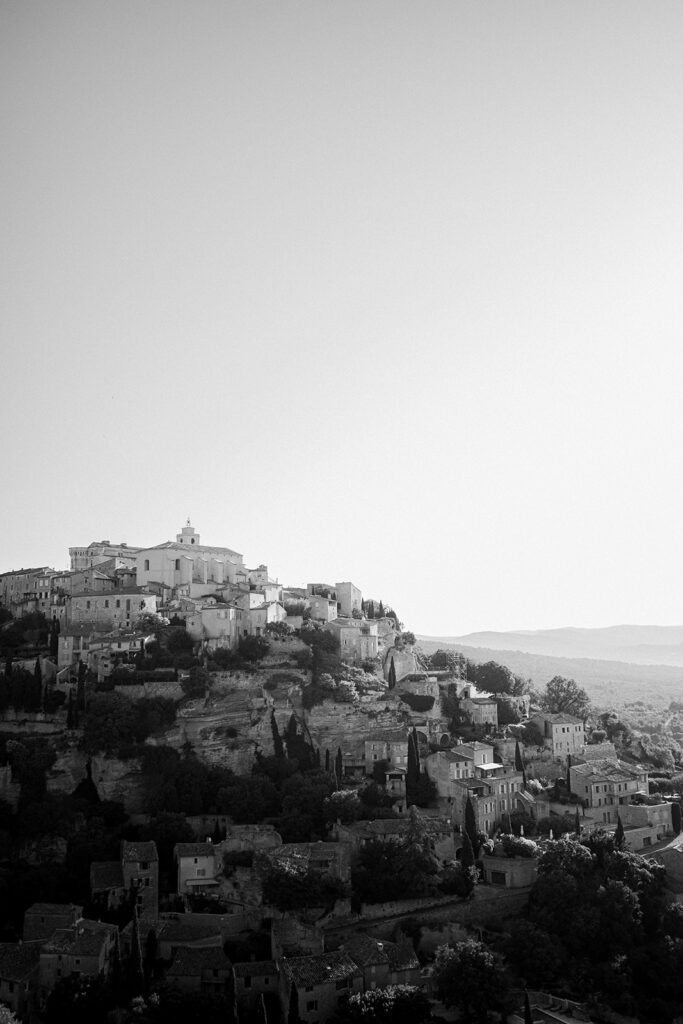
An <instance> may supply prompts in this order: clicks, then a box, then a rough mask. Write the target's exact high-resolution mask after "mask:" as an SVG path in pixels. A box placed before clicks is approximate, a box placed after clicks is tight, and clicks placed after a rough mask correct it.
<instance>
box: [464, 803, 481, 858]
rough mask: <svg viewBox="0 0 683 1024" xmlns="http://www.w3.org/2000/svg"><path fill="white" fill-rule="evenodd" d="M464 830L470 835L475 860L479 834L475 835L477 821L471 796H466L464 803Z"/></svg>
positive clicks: (477, 851)
mask: <svg viewBox="0 0 683 1024" xmlns="http://www.w3.org/2000/svg"><path fill="white" fill-rule="evenodd" d="M465 832H467V834H468V836H469V837H470V842H471V843H472V850H473V851H474V858H475V860H476V858H477V854H478V853H479V836H478V835H477V822H476V819H475V817H474V805H473V803H472V799H471V797H469V796H468V797H467V803H466V804H465Z"/></svg>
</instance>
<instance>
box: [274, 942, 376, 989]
mask: <svg viewBox="0 0 683 1024" xmlns="http://www.w3.org/2000/svg"><path fill="white" fill-rule="evenodd" d="M280 966H281V968H282V970H283V971H284V972H285V974H286V975H287V976H288V977H289V978H290V979H291V980H292V981H294V982H295V984H296V985H297V986H298V987H299V988H305V987H306V986H307V985H324V984H325V983H326V982H330V981H343V980H344V979H345V978H352V977H354V975H359V974H360V969H359V967H358V965H357V964H356V963H354V961H353V960H352V959H351V957H350V956H349V954H348V953H344V952H342V951H341V950H337V951H336V952H334V953H319V954H317V955H316V956H292V957H283V958H282V960H280Z"/></svg>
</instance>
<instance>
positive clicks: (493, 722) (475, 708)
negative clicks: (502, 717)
mask: <svg viewBox="0 0 683 1024" xmlns="http://www.w3.org/2000/svg"><path fill="white" fill-rule="evenodd" d="M460 707H461V709H462V711H463V714H465V715H466V716H467V718H468V719H469V720H470V722H471V723H472V725H481V726H484V727H486V728H491V729H496V728H497V727H498V703H497V701H495V700H494V699H493V697H467V698H463V699H462V700H461V701H460Z"/></svg>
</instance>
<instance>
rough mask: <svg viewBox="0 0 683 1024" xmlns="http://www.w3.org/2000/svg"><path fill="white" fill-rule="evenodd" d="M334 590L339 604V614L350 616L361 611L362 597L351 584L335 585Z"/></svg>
mask: <svg viewBox="0 0 683 1024" xmlns="http://www.w3.org/2000/svg"><path fill="white" fill-rule="evenodd" d="M334 589H335V591H336V593H337V601H338V602H339V614H340V615H341V616H344V617H346V616H350V615H353V613H354V611H355V612H360V611H362V606H363V595H362V594H361V592H360V590H359V588H358V587H356V586H354V584H353V583H335V585H334Z"/></svg>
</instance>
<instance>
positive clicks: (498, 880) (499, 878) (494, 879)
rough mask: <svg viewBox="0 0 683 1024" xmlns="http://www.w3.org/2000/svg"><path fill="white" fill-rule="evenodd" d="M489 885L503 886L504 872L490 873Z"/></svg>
mask: <svg viewBox="0 0 683 1024" xmlns="http://www.w3.org/2000/svg"><path fill="white" fill-rule="evenodd" d="M491 885H505V872H504V871H492V872H491Z"/></svg>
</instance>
